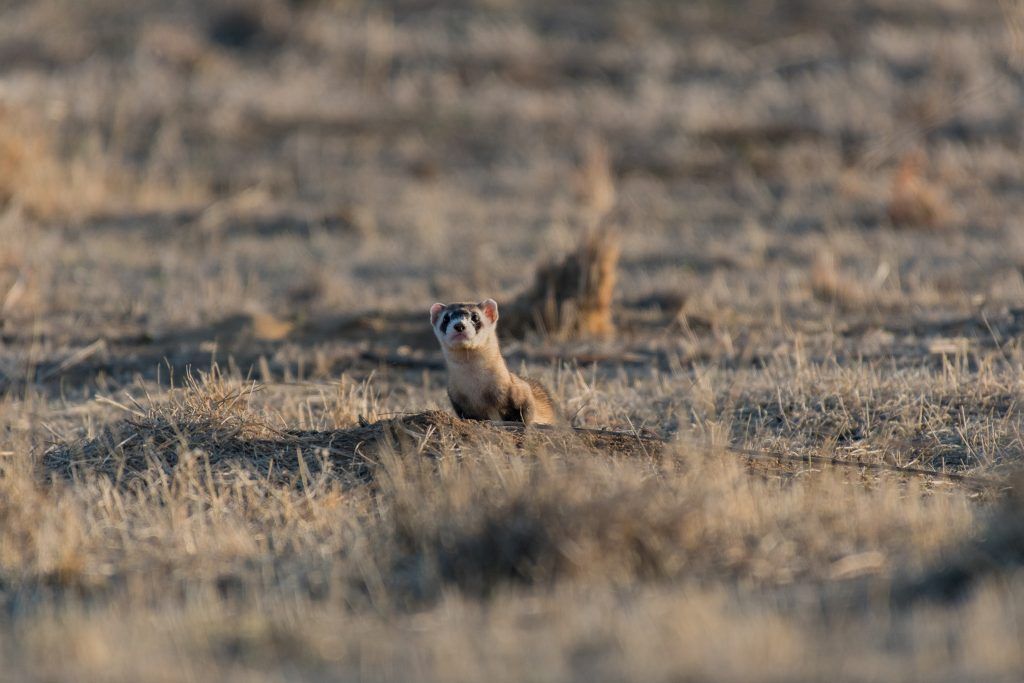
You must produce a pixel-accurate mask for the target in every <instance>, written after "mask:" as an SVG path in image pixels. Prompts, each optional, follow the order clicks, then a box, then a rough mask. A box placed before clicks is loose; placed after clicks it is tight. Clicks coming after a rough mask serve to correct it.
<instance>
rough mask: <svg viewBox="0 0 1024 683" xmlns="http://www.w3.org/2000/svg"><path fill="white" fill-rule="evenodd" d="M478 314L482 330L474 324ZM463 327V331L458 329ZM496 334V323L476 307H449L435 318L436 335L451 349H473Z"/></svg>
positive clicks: (440, 311) (442, 343)
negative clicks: (474, 316)
mask: <svg viewBox="0 0 1024 683" xmlns="http://www.w3.org/2000/svg"><path fill="white" fill-rule="evenodd" d="M474 313H476V315H477V318H478V319H479V321H480V330H479V331H478V330H477V329H476V325H474V323H473V314H474ZM460 325H461V327H462V329H461V330H460V329H457V328H458V327H459V326H460ZM493 332H494V323H493V322H491V321H490V320H488V319H487V317H486V316H484V315H483V312H482V311H480V310H478V309H477V308H476V307H472V308H470V307H468V306H465V307H460V306H455V307H448V306H446V307H445V308H443V309H441V310H439V311H438V312H437V316H436V317H435V318H434V335H435V336H436V337H437V339H438V341H439V342H441V345H442V346H444V347H447V348H451V349H473V348H478V347H480V346H482V345H483V344H485V343H486V342H487V341H488V339H489V337H490V335H491V334H493Z"/></svg>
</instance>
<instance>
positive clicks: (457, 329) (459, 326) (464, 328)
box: [452, 323, 466, 332]
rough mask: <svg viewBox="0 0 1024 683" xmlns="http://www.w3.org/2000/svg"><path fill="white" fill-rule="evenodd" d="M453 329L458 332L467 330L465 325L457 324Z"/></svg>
mask: <svg viewBox="0 0 1024 683" xmlns="http://www.w3.org/2000/svg"><path fill="white" fill-rule="evenodd" d="M452 327H454V328H455V331H456V332H464V331H465V330H466V324H465V323H455V324H454V325H453V326H452Z"/></svg>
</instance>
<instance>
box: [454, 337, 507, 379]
mask: <svg viewBox="0 0 1024 683" xmlns="http://www.w3.org/2000/svg"><path fill="white" fill-rule="evenodd" d="M444 357H445V360H447V361H448V363H449V364H452V365H463V366H466V365H471V366H477V367H488V368H492V369H495V370H499V369H500V370H503V371H505V372H508V368H507V366H506V365H505V359H504V358H502V357H501V349H500V348H499V347H498V338H497V337H495V336H492V337H491V338H490V339H489V340H488V341H487V343H486V344H484V345H483V346H478V347H476V348H472V349H452V348H448V347H447V346H446V347H444Z"/></svg>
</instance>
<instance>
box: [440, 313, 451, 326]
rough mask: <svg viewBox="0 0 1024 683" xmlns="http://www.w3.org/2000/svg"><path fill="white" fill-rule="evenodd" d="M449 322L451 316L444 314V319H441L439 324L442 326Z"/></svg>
mask: <svg viewBox="0 0 1024 683" xmlns="http://www.w3.org/2000/svg"><path fill="white" fill-rule="evenodd" d="M449 320H451V316H450V315H448V314H447V313H445V314H444V317H443V318H441V324H442V325H447V324H448V321H449Z"/></svg>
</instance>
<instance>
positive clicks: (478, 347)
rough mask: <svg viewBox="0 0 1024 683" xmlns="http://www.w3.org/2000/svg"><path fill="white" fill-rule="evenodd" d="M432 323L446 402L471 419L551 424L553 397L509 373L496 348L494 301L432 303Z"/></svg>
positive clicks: (553, 414)
mask: <svg viewBox="0 0 1024 683" xmlns="http://www.w3.org/2000/svg"><path fill="white" fill-rule="evenodd" d="M430 324H431V325H432V326H433V328H434V334H435V335H436V336H437V340H438V341H439V342H441V350H442V351H444V359H445V361H446V363H447V365H448V398H449V399H451V402H452V408H453V409H454V410H455V414H456V415H458V416H459V417H461V418H466V419H470V420H503V421H506V422H523V423H525V424H554V423H555V422H556V420H557V414H556V411H555V407H554V403H553V402H552V400H551V395H550V394H549V393H548V391H547V389H545V388H544V385H542V384H541V383H540V382H537V381H536V380H532V379H525V378H522V377H518V376H516V375H514V374H513V373H512V372H510V371H509V369H508V366H507V365H506V364H505V359H504V358H503V357H502V355H501V349H500V348H498V335H497V324H498V303H497V302H496V301H495V300H494V299H487V300H486V301H482V302H480V303H478V304H469V303H461V304H434V305H433V306H431V307H430Z"/></svg>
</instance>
